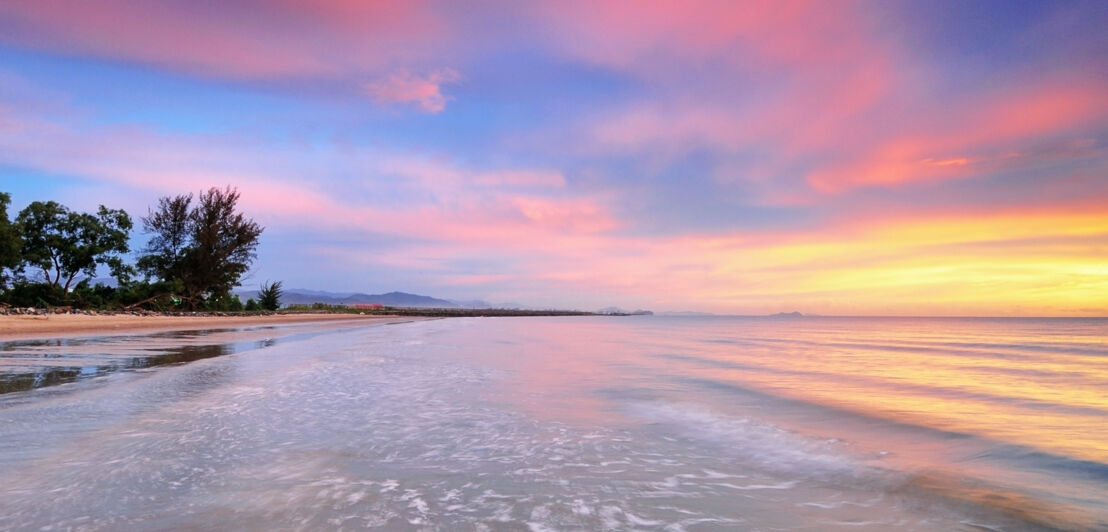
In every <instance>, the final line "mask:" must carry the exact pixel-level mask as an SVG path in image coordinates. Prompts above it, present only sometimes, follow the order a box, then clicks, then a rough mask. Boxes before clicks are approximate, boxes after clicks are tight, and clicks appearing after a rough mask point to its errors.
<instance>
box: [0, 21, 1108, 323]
mask: <svg viewBox="0 0 1108 532" xmlns="http://www.w3.org/2000/svg"><path fill="white" fill-rule="evenodd" d="M1105 27H1108V4H1106V3H1104V2H1063V3H1052V2H1027V3H1025V2H975V3H972V4H969V5H966V4H962V3H954V2H867V1H858V2H853V1H851V2H847V1H843V2H784V3H782V2H730V1H721V2H714V1H705V2H668V1H650V2H623V1H612V2H600V3H596V2H524V3H515V2H503V3H496V2H493V3H478V4H470V3H462V2H365V1H344V0H328V1H307V0H305V1H300V0H282V1H279V2H253V1H245V2H176V1H169V0H164V1H154V2H129V1H123V0H109V1H103V2H93V3H90V2H84V1H78V0H58V1H53V0H46V1H40V2H2V3H0V192H10V193H11V194H12V199H13V209H11V211H12V212H17V211H18V210H19V209H21V208H23V207H24V206H25V205H27V204H28V203H30V202H32V201H35V200H46V199H53V200H56V201H59V202H61V203H63V204H66V205H69V206H71V207H73V208H75V209H82V210H89V209H95V207H96V205H99V204H104V205H108V206H110V207H114V208H123V209H126V210H127V211H128V212H130V213H132V214H133V215H135V216H136V217H137V216H141V215H144V214H145V213H146V212H147V208H148V207H149V206H150V205H152V204H154V203H155V202H156V201H157V198H158V197H159V196H164V195H169V194H179V193H186V192H197V191H199V190H201V189H203V188H207V187H209V186H224V185H232V186H235V187H237V188H238V189H239V190H240V191H241V193H242V207H243V209H244V210H245V211H246V212H247V213H248V214H249V215H251V216H252V217H254V218H255V219H256V220H257V221H258V222H259V223H261V224H262V225H264V226H265V227H266V231H265V233H264V234H263V236H262V240H261V241H262V245H261V248H260V250H259V251H260V253H259V258H258V261H257V265H256V269H255V271H254V272H253V274H252V276H251V278H250V279H249V280H247V286H251V287H252V286H254V285H256V284H258V283H260V282H262V281H265V280H277V279H280V280H283V281H284V284H285V286H286V287H298V288H307V289H318V290H331V291H343V292H355V291H358V292H366V293H375V292H387V291H392V290H401V291H407V292H414V293H419V294H428V295H432V296H435V297H441V298H449V299H456V300H470V299H482V300H486V301H489V302H492V303H518V304H522V305H526V306H533V307H558V308H576V309H586V310H595V309H597V308H601V307H606V306H609V305H617V306H620V307H623V308H626V309H634V308H647V309H652V310H654V311H688V310H691V311H708V312H717V313H737V314H765V313H774V312H780V311H793V310H797V311H801V312H804V313H811V314H831V315H870V314H876V315H939V316H951V315H954V316H967V315H970V316H1105V315H1108V152H1106V148H1105V146H1106V143H1108V39H1106V38H1105V30H1104V28H1105ZM135 240H136V241H135V242H134V244H133V246H132V247H134V248H139V247H141V246H142V244H143V242H144V241H145V237H144V236H143V235H142V234H141V232H137V233H136V236H135Z"/></svg>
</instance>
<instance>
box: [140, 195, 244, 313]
mask: <svg viewBox="0 0 1108 532" xmlns="http://www.w3.org/2000/svg"><path fill="white" fill-rule="evenodd" d="M192 199H193V198H192V194H187V195H181V196H176V197H172V198H168V197H166V198H161V199H160V200H158V209H157V210H156V211H151V212H150V214H149V215H148V216H146V217H145V218H143V219H142V222H143V227H144V228H145V229H146V231H147V232H148V233H151V234H152V237H151V239H150V243H149V244H147V246H146V249H145V250H144V251H145V254H144V255H143V256H142V257H140V258H139V260H138V267H139V270H141V271H142V272H143V273H144V274H146V276H147V277H148V278H155V279H159V280H161V281H163V282H179V283H180V287H181V292H182V297H183V299H184V303H185V305H187V306H188V307H189V308H190V309H193V310H195V309H196V308H198V307H201V306H203V305H204V304H205V303H208V306H210V305H211V304H212V302H213V301H222V300H224V299H227V298H230V297H231V289H233V288H234V287H236V286H238V285H239V279H240V278H241V277H242V275H243V274H245V273H246V272H247V270H249V269H250V264H251V263H252V262H253V261H254V258H255V257H256V254H255V250H256V249H257V247H258V237H259V236H261V234H262V231H263V228H262V226H260V225H258V224H256V223H254V220H251V219H249V218H247V217H245V216H244V215H243V214H242V213H238V212H236V211H235V207H236V204H237V203H238V200H239V193H238V191H236V190H235V189H232V188H230V187H228V188H227V189H225V190H220V189H218V188H211V189H209V190H208V191H207V192H202V193H200V197H199V198H198V201H197V204H196V205H195V206H192ZM234 299H235V300H236V301H237V300H238V298H237V297H235V298H234ZM239 304H240V305H241V303H239Z"/></svg>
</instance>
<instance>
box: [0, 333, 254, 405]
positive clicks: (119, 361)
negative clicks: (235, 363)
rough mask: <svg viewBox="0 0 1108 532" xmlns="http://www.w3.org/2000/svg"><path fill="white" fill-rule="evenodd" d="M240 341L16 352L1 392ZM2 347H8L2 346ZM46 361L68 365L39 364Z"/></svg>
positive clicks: (215, 350) (170, 360)
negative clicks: (111, 350) (114, 350)
mask: <svg viewBox="0 0 1108 532" xmlns="http://www.w3.org/2000/svg"><path fill="white" fill-rule="evenodd" d="M274 343H275V341H273V340H270V341H261V342H252V343H250V347H251V348H260V347H268V346H270V345H274ZM37 345H38V346H44V345H51V346H57V347H63V346H66V344H65V343H64V341H54V342H50V343H43V342H39V343H37ZM240 347H241V345H240V344H208V345H184V346H178V347H172V348H163V349H157V350H154V352H153V353H152V354H150V355H147V356H133V357H112V356H110V355H101V356H89V355H86V354H67V353H64V352H61V353H44V354H34V353H14V354H10V355H9V354H7V353H5V356H4V357H2V358H0V372H2V373H0V394H5V393H12V392H22V391H26V390H32V389H35V388H42V387H45V386H56V385H59V384H66V383H70V382H75V381H78V380H82V379H90V378H93V377H100V376H104V375H107V374H110V373H115V372H117V371H126V370H138V369H144V368H151V367H155V366H164V365H168V364H184V363H186V362H193V361H196V360H201V359H205V358H212V357H217V356H223V355H229V354H231V353H235V352H237V351H239V350H240V349H239V348H240ZM0 350H6V349H4V348H0ZM44 360H49V361H50V362H52V363H59V364H65V365H48V366H44V365H37V363H41V362H42V361H44Z"/></svg>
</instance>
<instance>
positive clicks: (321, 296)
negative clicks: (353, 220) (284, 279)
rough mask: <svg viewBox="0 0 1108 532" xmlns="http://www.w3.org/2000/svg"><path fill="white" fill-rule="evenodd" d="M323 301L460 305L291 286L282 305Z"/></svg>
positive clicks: (249, 294)
mask: <svg viewBox="0 0 1108 532" xmlns="http://www.w3.org/2000/svg"><path fill="white" fill-rule="evenodd" d="M238 295H239V298H240V299H242V300H243V301H245V300H246V299H248V298H257V297H258V292H257V291H256V290H250V291H244V292H239V293H238ZM312 303H323V304H325V305H353V304H357V303H365V304H372V303H378V304H381V305H385V306H386V307H412V308H458V305H457V304H455V303H454V302H452V301H447V300H445V299H436V298H433V297H430V296H421V295H419V294H409V293H406V292H389V293H387V294H351V293H336V292H324V291H320V290H303V289H299V288H289V289H286V290H285V293H284V295H282V296H281V304H282V305H311V304H312Z"/></svg>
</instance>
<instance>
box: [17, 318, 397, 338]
mask: <svg viewBox="0 0 1108 532" xmlns="http://www.w3.org/2000/svg"><path fill="white" fill-rule="evenodd" d="M396 319H397V318H396V317H395V316H359V315H353V314H278V315H270V316H133V315H127V314H117V315H99V316H87V315H82V314H49V315H41V316H0V339H5V340H14V339H31V338H60V337H66V336H78V335H81V336H88V335H101V334H116V333H129V332H160V331H189V330H199V329H213V328H227V327H245V326H252V325H285V324H293V323H316V322H328V323H336V324H337V323H338V322H351V323H365V324H367V325H368V324H371V323H375V322H384V323H387V322H390V321H396Z"/></svg>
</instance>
